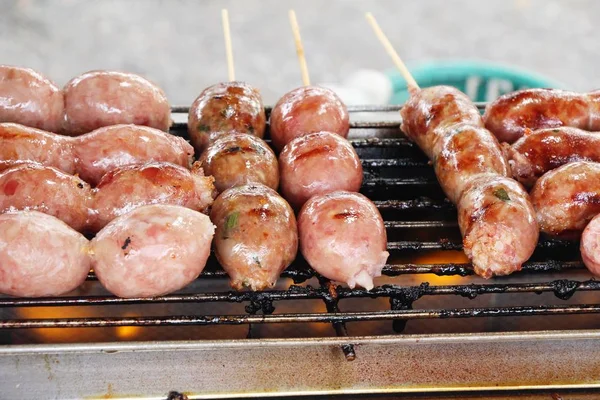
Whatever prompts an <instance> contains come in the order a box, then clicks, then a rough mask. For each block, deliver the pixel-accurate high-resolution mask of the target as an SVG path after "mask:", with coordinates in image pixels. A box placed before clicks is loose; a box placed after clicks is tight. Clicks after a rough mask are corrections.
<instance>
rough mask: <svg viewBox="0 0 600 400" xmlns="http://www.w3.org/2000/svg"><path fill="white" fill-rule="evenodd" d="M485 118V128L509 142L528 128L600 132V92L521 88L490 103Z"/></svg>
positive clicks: (515, 139)
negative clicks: (572, 128)
mask: <svg viewBox="0 0 600 400" xmlns="http://www.w3.org/2000/svg"><path fill="white" fill-rule="evenodd" d="M483 120H484V122H485V127H486V128H487V129H489V130H490V131H491V132H492V133H493V134H494V135H496V137H497V138H498V140H499V141H500V142H506V143H514V142H516V141H517V140H519V139H520V138H521V137H522V136H523V135H525V133H526V132H527V130H538V129H544V128H558V127H560V126H571V127H574V128H580V129H584V130H586V131H600V91H594V92H591V93H575V92H570V91H566V90H560V89H525V90H519V91H516V92H512V93H508V94H505V95H503V96H500V97H499V98H498V99H496V100H495V101H493V102H492V103H490V104H488V106H487V107H486V109H485V113H484V115H483Z"/></svg>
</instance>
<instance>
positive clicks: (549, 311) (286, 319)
mask: <svg viewBox="0 0 600 400" xmlns="http://www.w3.org/2000/svg"><path fill="white" fill-rule="evenodd" d="M596 313H600V305H596V304H576V305H570V306H530V307H493V308H454V309H447V310H391V311H374V312H354V313H314V314H272V315H211V316H172V317H136V318H68V319H58V320H55V319H29V320H5V321H0V329H22V328H93V327H96V328H101V327H114V326H177V325H242V324H284V323H345V322H358V321H388V320H394V319H402V320H409V319H436V318H439V319H445V318H469V317H510V316H514V317H518V316H528V315H564V314H596Z"/></svg>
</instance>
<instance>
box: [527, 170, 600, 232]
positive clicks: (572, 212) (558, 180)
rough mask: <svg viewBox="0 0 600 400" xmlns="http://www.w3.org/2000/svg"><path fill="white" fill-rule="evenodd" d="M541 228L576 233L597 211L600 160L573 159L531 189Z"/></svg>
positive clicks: (598, 211) (547, 230)
mask: <svg viewBox="0 0 600 400" xmlns="http://www.w3.org/2000/svg"><path fill="white" fill-rule="evenodd" d="M531 201H532V202H533V206H534V207H535V211H536V212H537V220H538V223H539V224H540V229H541V231H542V232H544V233H547V234H550V235H562V236H565V237H577V236H579V235H580V234H581V231H582V230H583V228H585V226H586V225H587V223H588V222H589V221H590V220H591V219H592V218H593V217H594V216H596V215H597V214H598V213H600V164H598V163H594V162H589V161H576V162H573V163H570V164H566V165H563V166H562V167H559V168H556V169H554V170H552V171H550V172H548V173H546V174H544V175H543V176H542V177H541V178H540V179H539V180H538V181H537V182H536V184H535V186H534V187H533V189H532V190H531Z"/></svg>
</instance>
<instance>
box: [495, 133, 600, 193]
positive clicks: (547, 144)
mask: <svg viewBox="0 0 600 400" xmlns="http://www.w3.org/2000/svg"><path fill="white" fill-rule="evenodd" d="M505 147H506V149H507V155H508V159H509V161H508V163H509V164H510V167H511V170H512V173H513V176H514V178H515V179H516V180H518V181H519V182H521V183H522V184H523V185H525V186H526V187H531V186H533V184H534V183H535V182H536V181H537V180H538V179H539V178H540V177H541V176H542V175H544V174H545V173H546V172H548V171H550V170H552V169H555V168H558V167H560V166H561V165H564V164H567V163H570V162H573V161H595V162H599V161H600V135H598V134H597V133H592V132H587V131H582V130H581V129H577V128H571V127H567V126H563V127H560V128H550V129H540V130H537V131H535V132H533V133H531V134H528V135H525V136H523V137H522V138H521V139H519V140H517V141H516V142H515V143H513V145H512V146H507V145H505Z"/></svg>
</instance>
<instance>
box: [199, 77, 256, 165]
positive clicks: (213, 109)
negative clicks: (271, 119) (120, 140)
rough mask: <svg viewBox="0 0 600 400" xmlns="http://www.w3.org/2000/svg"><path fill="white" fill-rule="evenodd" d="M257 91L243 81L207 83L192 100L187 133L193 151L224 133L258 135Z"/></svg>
mask: <svg viewBox="0 0 600 400" xmlns="http://www.w3.org/2000/svg"><path fill="white" fill-rule="evenodd" d="M266 120H267V118H266V116H265V108H264V106H263V102H262V97H261V95H260V92H259V91H258V90H257V89H255V88H253V87H252V86H250V85H248V84H246V83H244V82H223V83H218V84H216V85H213V86H210V87H208V88H206V89H204V91H202V93H200V95H199V96H198V98H197V99H196V100H195V101H194V102H193V103H192V105H191V107H190V112H189V114H188V133H189V135H190V139H191V141H192V144H193V145H194V148H195V149H196V152H197V153H198V154H201V153H202V152H203V151H204V150H205V149H206V147H207V146H208V145H209V144H210V143H211V142H213V141H214V140H216V139H217V138H218V137H219V136H222V135H224V134H228V133H232V132H237V133H248V134H250V135H254V136H257V137H259V138H262V137H263V136H264V134H265V125H266Z"/></svg>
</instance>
